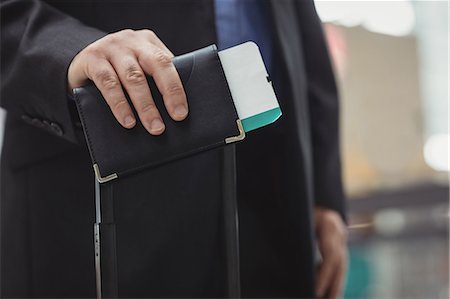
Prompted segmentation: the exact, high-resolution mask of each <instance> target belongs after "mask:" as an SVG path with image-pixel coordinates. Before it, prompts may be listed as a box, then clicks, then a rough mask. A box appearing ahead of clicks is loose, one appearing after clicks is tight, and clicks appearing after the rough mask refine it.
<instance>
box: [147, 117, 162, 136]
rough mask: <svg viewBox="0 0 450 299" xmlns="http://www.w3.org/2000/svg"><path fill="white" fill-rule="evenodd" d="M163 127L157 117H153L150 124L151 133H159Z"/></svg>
mask: <svg viewBox="0 0 450 299" xmlns="http://www.w3.org/2000/svg"><path fill="white" fill-rule="evenodd" d="M164 128H165V126H164V123H163V122H162V121H161V120H160V119H159V118H155V119H154V120H153V121H152V124H151V125H150V131H151V132H152V133H160V132H162V131H163V130H164Z"/></svg>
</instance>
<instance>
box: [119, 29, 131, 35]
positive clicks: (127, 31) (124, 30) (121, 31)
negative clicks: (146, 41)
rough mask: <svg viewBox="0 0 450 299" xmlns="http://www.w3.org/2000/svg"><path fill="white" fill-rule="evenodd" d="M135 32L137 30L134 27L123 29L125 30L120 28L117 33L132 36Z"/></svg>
mask: <svg viewBox="0 0 450 299" xmlns="http://www.w3.org/2000/svg"><path fill="white" fill-rule="evenodd" d="M134 33H135V31H134V30H132V29H123V30H120V31H119V32H117V33H116V34H117V35H118V36H130V35H133V34H134Z"/></svg>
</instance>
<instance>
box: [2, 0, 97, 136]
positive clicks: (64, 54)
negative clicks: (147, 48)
mask: <svg viewBox="0 0 450 299" xmlns="http://www.w3.org/2000/svg"><path fill="white" fill-rule="evenodd" d="M0 5H1V6H0V13H1V38H2V42H1V78H2V80H1V102H0V103H1V107H3V108H5V109H6V110H7V111H8V113H12V114H15V115H18V116H20V115H21V116H29V117H31V118H36V119H39V120H45V121H46V123H47V124H49V123H55V124H58V125H59V126H60V127H61V128H62V131H63V134H62V138H65V139H67V140H69V141H73V142H77V139H76V135H75V130H74V126H73V124H72V118H71V113H70V109H69V105H70V102H69V101H68V98H67V69H68V67H69V64H70V62H71V61H72V58H73V57H74V56H75V55H76V54H77V53H78V52H79V51H80V50H81V49H83V48H84V47H86V46H87V45H88V44H90V43H92V42H93V41H95V40H97V39H99V38H100V37H102V36H104V35H105V33H103V32H101V31H99V30H97V29H94V28H91V27H88V26H85V25H83V24H82V23H81V22H79V21H78V20H76V19H74V18H72V17H70V16H68V15H65V14H63V13H62V12H60V11H58V10H56V9H55V8H53V7H51V6H50V5H48V4H46V3H44V2H41V1H37V0H33V1H31V0H23V1H2V2H1V4H0Z"/></svg>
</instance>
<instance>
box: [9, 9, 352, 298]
mask: <svg viewBox="0 0 450 299" xmlns="http://www.w3.org/2000/svg"><path fill="white" fill-rule="evenodd" d="M265 3H266V5H267V8H268V9H269V10H270V12H271V14H270V15H271V20H269V21H270V24H271V28H272V36H273V38H274V41H275V43H274V45H275V57H274V60H273V61H274V65H275V70H274V72H275V78H276V80H275V82H274V85H275V89H276V92H277V95H278V98H279V99H280V102H281V108H282V110H283V113H284V114H283V117H282V119H280V120H279V121H278V122H277V123H276V124H274V125H272V126H269V127H267V128H264V129H260V130H258V131H256V132H252V133H250V134H248V137H247V138H246V140H245V141H244V142H243V143H241V144H239V145H238V146H237V168H238V173H237V177H238V204H239V219H240V250H241V253H240V254H241V282H242V291H243V296H245V297H313V296H314V295H313V293H314V267H315V265H314V237H313V236H314V234H313V219H312V207H313V205H321V206H325V207H328V208H331V209H335V210H337V211H339V212H340V213H341V215H343V217H344V198H343V192H342V185H341V179H340V171H341V169H340V161H339V138H338V97H337V91H336V86H335V82H334V78H333V74H332V68H331V65H330V61H329V57H328V53H327V48H326V44H325V40H324V36H323V32H322V29H321V24H320V21H319V19H318V17H317V14H316V12H315V9H314V5H313V2H312V0H308V1H303V0H271V1H266V2H265ZM124 28H134V29H138V28H150V29H152V30H153V31H154V32H156V33H157V34H158V36H159V37H160V38H161V40H162V41H163V42H164V43H165V44H166V45H167V46H168V48H170V49H171V50H172V52H174V53H175V55H177V54H182V53H185V52H188V51H192V50H195V49H198V48H200V47H203V46H207V45H209V44H212V43H214V42H215V41H216V33H215V22H214V8H213V1H212V0H185V1H164V0H154V1H153V0H148V1H124V0H123V1H111V2H109V1H103V0H89V1H87V0H84V1H62V0H61V1H45V2H41V1H36V0H33V1H28V0H23V1H20V0H18V1H2V3H1V36H2V43H1V78H2V80H1V106H2V107H3V108H5V109H6V110H7V111H8V115H7V120H6V125H5V137H4V146H3V149H2V157H1V158H2V163H1V269H0V270H1V273H0V274H1V294H2V296H3V297H38V296H40V297H42V296H44V297H93V296H94V295H95V274H94V256H93V252H94V249H93V242H92V223H93V222H94V202H93V198H94V188H93V181H94V178H93V174H92V168H91V165H90V159H89V154H88V152H87V149H86V144H85V142H84V139H83V136H82V131H81V126H80V122H79V120H78V118H77V116H76V113H74V106H73V103H71V102H70V101H68V99H67V97H66V95H67V86H66V74H67V68H68V66H69V64H70V62H71V59H72V58H73V57H74V55H76V53H78V52H79V51H80V50H81V49H83V48H84V47H85V46H86V45H88V44H90V43H91V42H93V41H95V40H97V39H99V38H101V37H102V36H104V35H105V34H107V33H108V32H113V31H117V30H120V29H124ZM221 157H222V156H221V150H214V151H210V152H206V153H204V154H201V155H197V156H194V157H190V158H187V159H183V160H180V161H176V162H172V163H169V164H166V165H164V166H160V167H157V168H154V169H151V170H148V171H146V172H145V173H142V174H140V175H136V176H133V177H129V178H126V179H123V180H120V181H119V182H117V184H116V186H115V199H114V200H115V205H116V206H117V207H118V208H117V210H118V211H120V212H118V213H117V215H116V219H117V235H118V236H119V238H120V239H119V240H120V241H119V243H118V254H119V255H120V256H122V257H123V258H122V259H121V260H119V264H118V270H119V275H120V281H119V289H120V290H121V294H120V295H121V296H124V297H221V296H223V295H224V294H225V284H224V277H225V265H224V261H223V260H224V259H223V256H224V248H223V247H224V246H223V242H224V240H223V236H222V230H221V229H220V227H221V221H222V219H221V215H222V212H221V204H220V203H221V199H222V195H221V194H222V192H221V190H220V181H221V177H220V175H221V169H220V168H221V166H220V165H221V164H220V159H221Z"/></svg>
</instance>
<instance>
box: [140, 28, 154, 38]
mask: <svg viewBox="0 0 450 299" xmlns="http://www.w3.org/2000/svg"><path fill="white" fill-rule="evenodd" d="M141 32H142V33H143V34H145V35H146V36H148V37H149V38H150V39H154V38H156V37H157V36H156V33H155V32H153V31H152V30H150V29H142V30H141Z"/></svg>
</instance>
